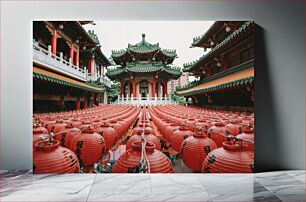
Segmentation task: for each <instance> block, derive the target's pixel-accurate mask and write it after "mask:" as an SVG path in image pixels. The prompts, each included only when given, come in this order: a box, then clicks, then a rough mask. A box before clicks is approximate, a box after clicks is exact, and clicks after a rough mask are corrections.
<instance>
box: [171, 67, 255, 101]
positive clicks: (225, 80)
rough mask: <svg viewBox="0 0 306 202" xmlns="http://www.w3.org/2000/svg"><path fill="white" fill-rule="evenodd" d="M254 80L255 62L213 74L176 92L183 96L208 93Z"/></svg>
mask: <svg viewBox="0 0 306 202" xmlns="http://www.w3.org/2000/svg"><path fill="white" fill-rule="evenodd" d="M253 80H254V62H252V63H249V64H247V65H243V66H241V67H240V68H235V69H229V70H227V71H226V72H221V73H219V74H216V75H213V76H212V77H208V78H206V79H203V80H200V81H195V82H192V83H190V84H189V85H187V86H184V87H180V88H177V89H176V94H178V95H182V96H189V95H194V94H197V93H207V92H211V91H216V90H220V89H224V88H228V87H233V86H237V85H245V84H248V83H252V82H253Z"/></svg>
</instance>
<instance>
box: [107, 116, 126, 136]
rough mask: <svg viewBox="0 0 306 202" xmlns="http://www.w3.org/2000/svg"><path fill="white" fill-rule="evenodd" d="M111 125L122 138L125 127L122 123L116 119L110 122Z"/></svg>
mask: <svg viewBox="0 0 306 202" xmlns="http://www.w3.org/2000/svg"><path fill="white" fill-rule="evenodd" d="M109 125H110V126H111V127H113V128H114V129H115V130H116V132H117V136H118V138H121V137H122V135H123V128H122V126H121V124H120V123H118V122H117V121H115V120H112V121H111V122H109Z"/></svg>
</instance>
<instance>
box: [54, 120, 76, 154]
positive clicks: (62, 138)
mask: <svg viewBox="0 0 306 202" xmlns="http://www.w3.org/2000/svg"><path fill="white" fill-rule="evenodd" d="M80 132H81V131H80V129H78V128H74V127H73V125H72V124H71V123H68V124H67V125H66V126H65V130H62V131H60V132H58V133H56V134H55V137H54V139H55V140H57V141H59V144H60V146H64V147H67V148H70V143H71V140H72V139H73V137H74V136H76V135H78V134H80Z"/></svg>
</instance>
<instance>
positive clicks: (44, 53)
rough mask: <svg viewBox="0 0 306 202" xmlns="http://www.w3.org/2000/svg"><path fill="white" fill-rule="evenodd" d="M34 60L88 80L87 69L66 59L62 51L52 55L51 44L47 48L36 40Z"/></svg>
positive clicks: (58, 70)
mask: <svg viewBox="0 0 306 202" xmlns="http://www.w3.org/2000/svg"><path fill="white" fill-rule="evenodd" d="M33 61H34V62H35V63H37V64H41V65H44V66H45V67H47V68H50V69H52V70H54V71H57V72H60V73H63V74H66V75H69V76H72V77H74V78H77V79H79V80H83V81H86V78H87V77H86V71H85V70H83V69H81V68H79V67H77V66H75V65H74V64H72V63H71V62H68V61H66V60H64V59H63V54H62V53H60V56H57V55H52V52H51V46H48V50H45V49H43V48H42V47H40V46H39V45H38V43H37V42H34V43H33ZM70 61H71V60H70Z"/></svg>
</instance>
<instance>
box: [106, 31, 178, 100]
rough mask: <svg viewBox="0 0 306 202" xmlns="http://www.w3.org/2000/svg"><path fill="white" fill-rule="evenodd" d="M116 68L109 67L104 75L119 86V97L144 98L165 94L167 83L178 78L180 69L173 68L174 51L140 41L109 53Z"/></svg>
mask: <svg viewBox="0 0 306 202" xmlns="http://www.w3.org/2000/svg"><path fill="white" fill-rule="evenodd" d="M111 57H112V59H113V61H114V62H115V64H116V66H115V67H113V68H108V71H107V76H108V77H109V78H111V79H113V80H117V81H119V82H120V84H121V89H120V96H121V97H127V98H129V97H130V98H133V99H144V98H149V97H151V98H155V97H165V96H167V95H168V89H167V83H168V81H169V80H171V79H178V78H179V77H180V76H181V69H180V68H179V67H174V66H173V65H172V62H173V60H174V59H175V58H176V57H177V54H176V50H168V49H162V48H161V47H160V46H159V44H158V43H156V44H151V43H149V42H147V41H146V38H145V34H142V40H141V41H140V42H139V43H137V44H135V45H132V44H128V47H127V48H126V49H123V50H117V51H115V50H114V51H112V55H111Z"/></svg>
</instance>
